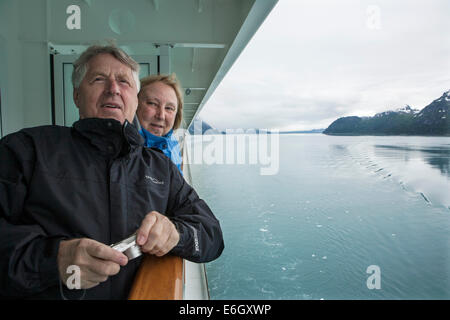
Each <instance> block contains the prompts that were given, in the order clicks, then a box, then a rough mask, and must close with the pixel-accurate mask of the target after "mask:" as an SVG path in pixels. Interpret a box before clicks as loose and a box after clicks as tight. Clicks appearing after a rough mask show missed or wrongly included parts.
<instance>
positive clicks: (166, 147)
mask: <svg viewBox="0 0 450 320" xmlns="http://www.w3.org/2000/svg"><path fill="white" fill-rule="evenodd" d="M139 133H140V134H141V135H142V136H143V137H144V139H145V146H146V147H149V148H158V149H159V150H161V151H162V152H163V153H164V154H165V155H166V156H167V157H169V159H170V160H172V162H173V163H175V165H176V166H177V167H178V170H180V172H181V173H183V172H182V171H181V152H180V146H179V144H178V141H177V139H176V138H175V137H174V136H173V134H172V133H173V130H170V131H169V132H168V133H167V134H166V135H164V136H162V137H159V136H155V135H154V134H152V133H150V132H149V131H147V130H145V129H144V128H142V129H141V130H140V131H139Z"/></svg>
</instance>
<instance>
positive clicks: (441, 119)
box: [323, 90, 450, 136]
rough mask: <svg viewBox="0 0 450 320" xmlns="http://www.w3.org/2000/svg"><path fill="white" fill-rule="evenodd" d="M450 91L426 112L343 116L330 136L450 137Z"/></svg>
mask: <svg viewBox="0 0 450 320" xmlns="http://www.w3.org/2000/svg"><path fill="white" fill-rule="evenodd" d="M449 110H450V90H449V91H447V92H444V94H443V95H442V96H441V97H440V98H438V99H436V100H434V101H433V102H431V103H430V104H429V105H428V106H426V107H425V108H423V109H422V110H420V111H419V110H417V109H413V108H411V106H409V105H406V106H404V107H403V108H400V109H397V110H394V111H392V110H389V111H385V112H381V113H377V114H376V115H375V116H373V117H356V116H351V117H343V118H339V119H337V120H336V121H334V122H333V123H332V124H330V126H329V127H328V128H327V129H325V131H324V132H323V133H324V134H329V135H438V136H445V135H450V120H449V114H448V113H449Z"/></svg>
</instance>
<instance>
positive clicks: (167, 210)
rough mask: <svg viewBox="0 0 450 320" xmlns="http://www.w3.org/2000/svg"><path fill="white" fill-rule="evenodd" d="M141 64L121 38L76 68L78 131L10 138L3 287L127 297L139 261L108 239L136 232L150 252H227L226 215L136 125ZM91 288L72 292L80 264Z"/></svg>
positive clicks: (48, 294) (45, 130)
mask: <svg viewBox="0 0 450 320" xmlns="http://www.w3.org/2000/svg"><path fill="white" fill-rule="evenodd" d="M138 71H139V65H138V64H137V63H136V62H135V61H134V60H132V59H131V58H130V57H129V56H128V55H127V54H126V53H125V52H123V51H122V50H120V49H118V48H116V47H114V46H92V47H90V48H88V49H87V50H86V51H85V52H84V53H83V54H82V55H81V56H80V58H79V59H78V60H77V61H76V62H75V64H74V73H73V76H72V81H73V84H74V88H75V89H74V94H73V97H74V101H75V104H76V105H77V107H78V108H79V114H80V120H79V121H77V122H76V123H74V125H73V127H72V128H67V127H59V126H42V127H36V128H29V129H23V130H21V131H19V132H17V133H14V134H11V135H8V136H6V137H5V138H3V139H2V140H1V141H0V256H1V257H2V258H1V259H0V271H1V275H0V295H1V296H4V297H5V296H6V297H24V298H37V299H41V298H50V299H60V298H62V297H68V298H80V297H84V298H86V299H123V298H126V297H127V295H128V292H129V290H130V287H131V285H132V282H133V278H134V275H135V273H136V271H137V268H138V267H139V262H140V258H137V259H134V260H130V261H128V258H127V256H126V255H124V254H123V253H121V252H119V251H117V250H115V249H113V248H111V247H110V246H109V244H112V243H115V242H118V241H120V240H122V239H124V238H126V237H128V236H129V235H131V234H133V233H136V236H137V243H138V244H139V245H140V246H141V250H142V251H143V252H147V253H149V254H154V255H157V256H162V255H165V254H167V253H171V254H174V255H178V256H181V257H183V258H186V259H189V260H191V261H195V262H207V261H211V260H213V259H215V258H217V257H218V256H219V255H220V254H221V252H222V250H223V239H222V232H221V229H220V225H219V222H218V221H217V219H216V218H215V217H214V215H213V213H212V212H211V210H210V209H209V208H208V206H207V205H206V203H205V202H204V201H203V200H201V199H199V197H198V195H197V194H196V192H195V191H194V189H192V188H191V187H190V186H189V185H188V184H187V183H186V182H185V181H184V179H183V177H182V176H181V174H180V173H179V171H178V170H177V167H176V166H175V165H173V164H172V163H171V161H170V160H169V159H168V158H167V157H166V156H164V155H163V154H162V153H160V152H158V151H156V150H152V149H149V148H145V147H143V140H142V138H141V136H140V135H139V133H138V131H137V130H136V128H135V127H134V126H133V125H131V124H130V123H131V121H132V120H133V117H134V115H135V112H136V107H137V105H138V100H137V93H138V91H139V80H138ZM71 266H77V267H78V268H79V270H80V275H81V288H82V289H86V290H68V288H67V287H66V286H65V284H66V280H67V278H68V277H69V276H70V275H71V274H70V273H68V270H71V269H70V268H69V267H71Z"/></svg>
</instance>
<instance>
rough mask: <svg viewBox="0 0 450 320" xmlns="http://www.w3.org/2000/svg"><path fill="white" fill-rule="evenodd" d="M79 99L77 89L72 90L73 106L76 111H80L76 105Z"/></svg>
mask: <svg viewBox="0 0 450 320" xmlns="http://www.w3.org/2000/svg"><path fill="white" fill-rule="evenodd" d="M79 97H80V92H79V90H78V89H77V88H73V102H75V105H76V106H77V108H78V109H80V107H79V104H78V100H79Z"/></svg>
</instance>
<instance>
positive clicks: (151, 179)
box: [145, 176, 164, 184]
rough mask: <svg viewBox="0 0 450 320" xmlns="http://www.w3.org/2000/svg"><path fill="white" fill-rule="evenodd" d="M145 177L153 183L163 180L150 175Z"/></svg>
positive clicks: (159, 182)
mask: <svg viewBox="0 0 450 320" xmlns="http://www.w3.org/2000/svg"><path fill="white" fill-rule="evenodd" d="M145 179H148V180H150V181H151V182H153V183H155V184H164V181H159V180H158V179H156V178H153V177H150V176H145Z"/></svg>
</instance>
